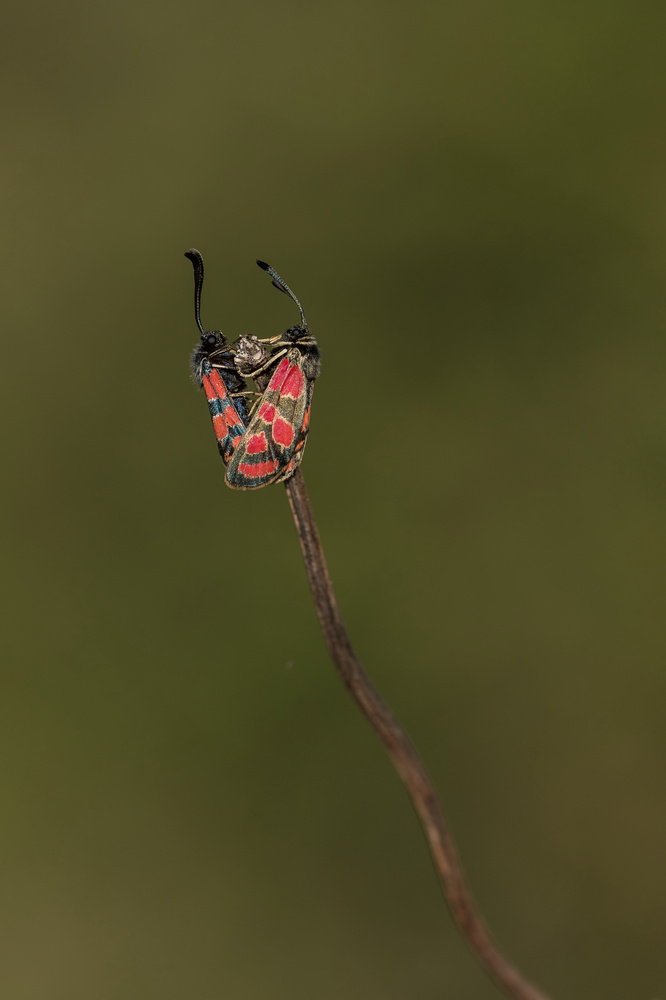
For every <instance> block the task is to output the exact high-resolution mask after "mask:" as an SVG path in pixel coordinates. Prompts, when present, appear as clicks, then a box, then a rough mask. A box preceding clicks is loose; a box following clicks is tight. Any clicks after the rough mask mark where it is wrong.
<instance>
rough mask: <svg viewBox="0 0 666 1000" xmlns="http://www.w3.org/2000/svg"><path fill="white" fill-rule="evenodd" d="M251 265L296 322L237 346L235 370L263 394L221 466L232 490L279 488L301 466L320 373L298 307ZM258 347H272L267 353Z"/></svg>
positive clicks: (279, 283) (280, 284)
mask: <svg viewBox="0 0 666 1000" xmlns="http://www.w3.org/2000/svg"><path fill="white" fill-rule="evenodd" d="M257 264H258V265H259V267H261V268H262V269H263V270H264V271H267V272H268V274H270V276H271V278H272V283H273V285H275V287H276V288H278V289H279V290H280V291H281V292H284V294H285V295H288V296H289V298H290V299H292V300H293V301H294V302H295V303H296V305H297V306H298V309H299V312H300V314H301V323H300V324H298V325H297V326H293V327H291V328H290V329H289V330H285V332H284V333H283V334H282V335H281V336H279V337H273V338H271V339H270V340H268V341H263V342H262V341H260V340H258V339H257V338H256V337H241V338H240V340H239V341H238V346H237V348H236V356H235V363H236V366H237V369H238V370H239V371H240V372H241V373H244V372H245V370H246V369H251V370H249V371H247V375H246V377H248V378H252V379H253V380H254V381H255V384H256V385H257V388H260V389H263V396H262V397H261V400H260V402H259V405H258V407H257V410H256V412H255V413H254V415H253V416H252V417H251V419H250V422H249V424H248V427H247V430H246V431H245V433H244V434H243V437H242V438H241V440H240V441H239V442H238V443H237V445H236V447H235V450H234V452H233V455H232V456H231V458H230V459H229V462H228V465H227V473H226V480H227V485H228V486H230V487H231V488H232V489H236V490H252V489H258V488H259V487H261V486H268V485H269V484H271V483H281V482H283V481H284V480H285V479H288V478H289V477H290V476H291V475H293V473H294V472H295V471H296V469H297V468H298V466H299V465H300V464H301V459H302V458H303V449H304V448H305V441H306V438H307V434H308V427H309V424H310V406H311V403H312V392H313V389H314V383H315V379H316V378H318V376H319V372H320V369H321V363H320V354H319V347H318V346H317V341H316V340H315V338H314V337H313V336H312V334H311V333H310V330H309V327H308V324H307V321H306V319H305V313H304V312H303V307H302V306H301V304H300V302H299V301H298V299H297V298H296V296H295V295H294V293H293V292H292V290H291V289H290V288H289V286H288V285H287V284H286V282H284V281H283V280H282V278H281V277H280V275H279V274H278V273H277V271H275V270H274V269H273V268H272V267H271V266H270V264H266V263H265V262H264V261H262V260H258V261H257ZM264 343H267V344H271V345H272V346H271V350H270V352H269V351H268V350H267V349H266V348H264V346H263V345H264ZM257 365H258V366H257ZM266 383H267V384H266Z"/></svg>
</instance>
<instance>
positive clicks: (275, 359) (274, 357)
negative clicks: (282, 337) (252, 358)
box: [243, 347, 287, 379]
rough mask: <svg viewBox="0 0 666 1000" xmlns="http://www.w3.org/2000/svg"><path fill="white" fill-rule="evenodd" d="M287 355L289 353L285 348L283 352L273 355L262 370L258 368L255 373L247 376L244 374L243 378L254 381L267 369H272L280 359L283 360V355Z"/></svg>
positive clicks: (249, 373) (262, 366)
mask: <svg viewBox="0 0 666 1000" xmlns="http://www.w3.org/2000/svg"><path fill="white" fill-rule="evenodd" d="M286 353H287V348H286V347H285V349H284V350H283V351H278V352H277V354H273V355H271V357H270V358H269V359H268V361H267V362H266V363H265V364H263V365H261V367H260V368H256V369H255V370H254V371H253V372H248V374H247V375H245V374H244V375H243V378H251V379H254V378H255V377H256V376H257V375H261V373H262V372H263V371H266V369H267V368H270V366H271V365H272V364H273V362H274V361H277V359H278V358H281V357H282V355H283V354H286Z"/></svg>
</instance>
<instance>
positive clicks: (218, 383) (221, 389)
mask: <svg viewBox="0 0 666 1000" xmlns="http://www.w3.org/2000/svg"><path fill="white" fill-rule="evenodd" d="M208 378H209V379H210V382H211V384H212V386H213V389H214V390H215V393H216V395H218V396H221V397H222V399H228V397H229V394H228V392H227V387H226V385H225V384H224V382H223V381H222V376H221V375H220V373H219V372H218V371H217V369H215V368H211V370H210V375H209V376H208ZM205 381H206V377H205V376H204V382H205Z"/></svg>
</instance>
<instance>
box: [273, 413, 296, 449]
mask: <svg viewBox="0 0 666 1000" xmlns="http://www.w3.org/2000/svg"><path fill="white" fill-rule="evenodd" d="M273 439H274V440H275V442H276V444H281V445H282V447H283V448H288V447H289V445H290V444H291V442H292V441H293V440H294V428H293V427H292V425H291V424H290V423H288V421H286V420H284V419H283V418H282V417H276V418H275V423H274V424H273Z"/></svg>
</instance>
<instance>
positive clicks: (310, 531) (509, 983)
mask: <svg viewBox="0 0 666 1000" xmlns="http://www.w3.org/2000/svg"><path fill="white" fill-rule="evenodd" d="M285 486H286V488H287V496H288V497H289V503H290V505H291V510H292V513H293V515H294V521H295V522H296V530H297V531H298V537H299V539H300V542H301V549H302V550H303V558H304V560H305V568H306V570H307V574H308V580H309V581H310V589H311V590H312V596H313V598H314V603H315V607H316V609H317V615H318V617H319V624H320V625H321V629H322V632H323V633H324V638H325V639H326V644H327V645H328V648H329V650H330V653H331V656H332V657H333V662H334V663H335V666H336V667H337V669H338V672H339V673H340V675H341V677H342V680H343V681H344V683H345V685H346V686H347V688H348V690H349V692H350V694H351V696H352V698H353V699H354V701H355V702H356V704H357V705H358V706H359V708H360V709H361V711H362V712H363V714H364V715H365V717H366V719H367V720H368V722H369V723H370V725H371V726H372V727H373V729H374V730H375V731H376V732H377V734H378V735H379V737H380V739H381V740H382V742H383V744H384V746H385V747H386V750H387V752H388V755H389V757H390V758H391V760H392V761H393V765H394V767H395V769H396V770H397V772H398V774H399V775H400V777H401V778H402V781H403V783H404V785H405V787H406V789H407V791H408V793H409V795H410V797H411V799H412V802H413V803H414V808H415V809H416V812H417V814H418V817H419V819H420V820H421V824H422V826H423V830H424V832H425V835H426V839H427V841H428V846H429V848H430V853H431V855H432V859H433V862H434V864H435V869H436V870H437V874H438V875H439V879H440V882H441V884H442V888H443V890H444V895H445V896H446V899H447V901H448V904H449V907H450V910H451V913H452V915H453V918H454V920H455V921H456V923H457V925H458V927H459V929H460V931H461V933H462V935H463V937H464V938H465V940H466V941H467V943H468V945H469V946H470V948H471V949H472V952H473V953H474V955H475V956H476V957H477V959H478V960H479V962H480V963H481V965H482V966H483V967H484V968H485V970H486V971H487V972H488V973H489V975H490V976H491V978H492V979H494V980H495V983H496V984H497V985H498V986H499V987H500V989H502V990H503V991H504V992H505V993H506V994H507V995H508V996H510V997H515V998H516V1000H546V997H545V994H543V993H540V992H539V990H537V989H536V988H535V987H534V986H532V985H531V983H529V982H527V980H526V979H524V978H523V976H521V974H520V973H519V972H518V970H517V969H515V968H514V967H513V966H512V965H511V964H510V963H509V962H508V961H507V960H506V959H505V958H504V956H503V955H502V954H500V952H499V951H498V950H497V948H496V946H495V944H494V943H493V941H492V940H491V938H490V935H489V933H488V931H487V930H486V927H485V925H484V923H483V920H482V919H481V917H480V915H479V914H478V912H477V910H476V908H475V906H474V903H473V902H472V897H471V895H470V891H469V889H468V888H467V884H466V882H465V878H464V876H463V873H462V868H461V865H460V860H459V858H458V853H457V851H456V848H455V845H454V843H453V839H452V837H451V834H450V832H449V829H448V827H447V825H446V821H445V819H444V816H443V814H442V810H441V808H440V805H439V802H438V801H437V795H436V792H435V788H434V785H433V783H432V781H431V780H430V778H429V776H428V773H427V772H426V769H425V767H424V765H423V763H422V761H421V759H420V757H419V755H418V754H417V752H416V750H415V749H414V747H413V746H412V744H411V742H410V740H409V739H408V737H407V735H406V734H405V732H404V731H403V729H402V728H401V727H400V725H399V724H398V722H397V720H396V719H395V717H394V716H393V713H392V712H391V710H390V709H389V707H388V705H386V704H385V702H384V701H383V700H382V698H380V696H379V694H378V693H377V691H375V689H374V687H373V686H372V684H371V683H370V680H369V678H368V677H367V676H366V675H365V673H364V672H363V669H362V668H361V665H360V663H359V662H358V660H357V659H356V654H355V653H354V650H353V649H352V645H351V642H350V641H349V636H348V635H347V631H346V629H345V627H344V625H343V623H342V618H341V617H340V612H339V610H338V605H337V602H336V600H335V594H334V593H333V587H332V585H331V578H330V577H329V575H328V568H327V566H326V560H325V558H324V552H323V549H322V547H321V542H320V541H319V534H318V532H317V525H316V523H315V519H314V515H313V513H312V507H311V506H310V500H309V497H308V494H307V490H306V489H305V482H304V480H303V476H302V475H301V471H300V469H298V470H297V471H296V472H295V474H294V475H293V476H292V477H291V479H289V480H288V481H287V482H286V483H285Z"/></svg>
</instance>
